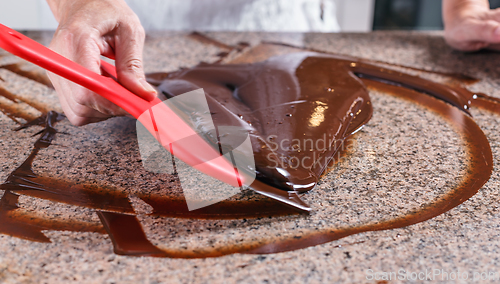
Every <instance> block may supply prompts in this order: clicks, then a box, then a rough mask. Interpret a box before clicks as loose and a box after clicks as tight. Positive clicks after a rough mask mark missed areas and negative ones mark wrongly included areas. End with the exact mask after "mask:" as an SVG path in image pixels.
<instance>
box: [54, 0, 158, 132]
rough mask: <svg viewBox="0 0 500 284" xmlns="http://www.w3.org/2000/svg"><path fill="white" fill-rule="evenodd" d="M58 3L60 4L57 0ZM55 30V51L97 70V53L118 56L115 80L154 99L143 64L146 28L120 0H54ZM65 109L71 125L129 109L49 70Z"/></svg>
mask: <svg viewBox="0 0 500 284" xmlns="http://www.w3.org/2000/svg"><path fill="white" fill-rule="evenodd" d="M56 4H58V5H56ZM56 4H54V7H52V6H51V8H53V11H57V13H58V14H60V15H58V17H57V18H58V19H59V20H60V22H59V27H58V30H57V31H56V34H55V35H54V38H53V40H52V42H51V44H50V48H51V49H53V50H54V51H56V52H57V53H59V54H61V55H63V56H65V57H67V58H69V59H71V60H73V61H75V62H76V63H78V64H80V65H82V66H83V67H85V68H87V69H89V70H91V71H93V72H96V73H99V74H100V72H101V70H100V56H101V55H103V56H106V57H109V58H112V59H115V60H116V67H117V73H118V81H119V82H120V83H121V84H122V85H124V86H125V87H126V88H127V89H129V90H130V91H132V92H133V93H135V94H137V95H138V96H140V97H143V98H145V99H147V100H152V99H153V98H154V97H155V96H156V92H155V90H154V88H152V87H151V86H150V85H149V84H147V83H146V81H145V76H144V71H143V67H142V50H143V45H144V37H145V35H144V30H143V29H142V26H141V24H140V22H139V19H138V18H137V16H136V15H135V14H134V13H133V12H132V11H131V10H130V8H129V7H128V6H127V5H126V3H125V2H124V1H122V0H74V1H65V2H57V3H56ZM49 78H50V79H51V81H52V82H53V84H54V88H55V89H56V91H57V94H58V96H59V99H60V102H61V106H62V107H63V110H64V112H65V114H66V116H67V117H68V119H69V120H70V122H71V123H73V124H74V125H84V124H87V123H92V122H96V121H100V120H104V119H107V118H109V117H111V116H117V115H126V114H127V113H126V112H125V111H124V110H123V109H121V108H120V107H118V106H116V105H115V104H113V103H111V102H110V101H108V100H106V99H105V98H103V97H101V96H99V95H97V94H95V93H93V92H91V91H89V90H87V89H86V88H84V87H81V86H79V85H77V84H75V83H72V82H69V81H67V80H65V79H63V78H61V77H59V76H56V75H54V74H50V75H49Z"/></svg>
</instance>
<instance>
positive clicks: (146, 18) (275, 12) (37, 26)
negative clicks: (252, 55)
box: [0, 0, 375, 32]
mask: <svg viewBox="0 0 500 284" xmlns="http://www.w3.org/2000/svg"><path fill="white" fill-rule="evenodd" d="M126 2H128V4H129V5H130V6H131V8H132V9H133V10H134V11H135V12H136V13H137V14H138V15H139V17H140V18H141V22H142V23H143V25H144V26H145V28H146V29H161V30H165V29H166V30H212V31H218V30H228V31H229V30H231V31H262V30H265V31H282V32H286V31H295V32H337V31H340V30H342V31H359V32H366V31H370V30H371V28H372V21H373V20H372V19H373V6H374V2H375V0H323V1H321V0H126ZM321 2H323V19H321V18H320V15H321V8H320V7H321ZM0 23H2V24H4V25H7V26H10V27H12V28H14V29H18V30H54V29H56V27H57V22H56V21H55V19H54V17H53V16H52V13H51V11H50V8H49V7H48V5H47V3H46V2H45V0H0Z"/></svg>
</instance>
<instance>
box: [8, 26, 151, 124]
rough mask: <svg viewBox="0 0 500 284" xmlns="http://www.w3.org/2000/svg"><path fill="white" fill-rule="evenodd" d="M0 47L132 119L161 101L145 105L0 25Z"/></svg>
mask: <svg viewBox="0 0 500 284" xmlns="http://www.w3.org/2000/svg"><path fill="white" fill-rule="evenodd" d="M0 47H2V48H3V49H5V50H6V51H8V52H10V53H12V54H14V55H16V56H19V57H21V58H24V59H26V60H27V61H30V62H33V63H35V64H36V65H38V66H40V67H42V68H44V69H47V70H48V71H50V72H52V73H55V74H57V75H59V76H61V77H64V78H66V79H68V80H70V81H72V82H75V83H77V84H79V85H81V86H83V87H85V88H87V89H89V90H91V91H93V92H95V93H97V94H99V95H101V96H103V97H104V98H106V99H108V100H110V101H111V102H113V103H114V104H116V105H118V106H120V107H121V108H123V109H124V110H125V111H127V112H128V113H130V114H131V115H133V116H134V117H135V118H138V117H139V116H140V115H141V114H142V113H143V112H145V111H147V110H148V109H149V108H150V107H151V106H153V105H155V104H157V103H159V102H160V100H155V101H151V102H148V101H146V100H144V99H142V98H140V97H138V96H136V95H135V94H133V93H132V92H130V91H129V90H127V89H126V88H125V87H123V86H122V85H120V84H119V83H118V82H116V81H114V80H113V79H111V78H109V77H106V76H102V75H99V74H97V73H95V72H92V71H90V70H88V69H87V68H85V67H83V66H81V65H79V64H77V63H75V62H73V61H71V60H69V59H67V58H66V57H64V56H62V55H59V54H57V53H55V52H54V51H52V50H50V49H48V48H47V47H45V46H43V45H42V44H40V43H38V42H36V41H34V40H32V39H30V38H28V37H26V36H24V35H23V34H21V33H19V32H17V31H14V30H12V29H10V28H9V27H6V26H4V25H2V24H0ZM113 69H114V68H113Z"/></svg>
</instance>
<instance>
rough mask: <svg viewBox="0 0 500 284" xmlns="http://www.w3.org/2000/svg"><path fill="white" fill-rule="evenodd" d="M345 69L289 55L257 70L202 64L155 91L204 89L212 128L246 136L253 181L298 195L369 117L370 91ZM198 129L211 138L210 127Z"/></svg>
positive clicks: (338, 63)
mask: <svg viewBox="0 0 500 284" xmlns="http://www.w3.org/2000/svg"><path fill="white" fill-rule="evenodd" d="M349 63H350V61H349V62H348V61H344V60H338V59H336V58H332V57H325V56H321V55H320V54H313V53H294V54H288V55H283V56H280V57H274V58H271V59H269V60H267V61H265V62H261V63H255V64H241V65H218V64H212V65H211V64H202V65H199V66H197V67H194V68H191V69H187V70H183V71H180V72H177V73H173V74H170V76H169V77H168V78H167V79H166V80H164V81H163V83H162V84H161V85H160V86H159V89H160V90H161V91H162V93H163V94H165V95H167V96H176V95H180V94H183V93H186V92H189V91H192V90H195V89H199V88H203V89H204V90H205V92H206V94H207V102H208V106H209V108H210V112H211V114H212V119H213V122H214V125H215V126H216V127H220V126H239V127H241V128H243V129H246V130H248V133H249V135H250V139H251V142H252V146H253V150H254V158H255V165H256V173H257V179H259V180H261V181H263V182H265V183H268V184H270V185H272V186H275V187H278V188H281V189H284V190H291V191H294V190H295V191H299V192H303V191H307V190H310V189H312V188H313V187H314V186H315V185H316V183H317V181H318V178H319V176H320V175H321V174H322V173H323V171H324V170H325V168H326V167H327V166H328V163H329V162H330V160H331V159H332V157H333V155H334V154H335V153H336V152H337V151H338V150H339V149H340V148H341V147H342V146H343V143H344V140H345V138H346V137H348V136H349V135H351V134H352V133H353V132H355V131H356V130H358V129H359V128H360V127H361V126H362V125H363V124H364V123H366V122H367V121H368V120H369V119H370V117H371V115H372V107H371V104H370V98H369V96H368V92H367V90H366V88H365V87H364V85H363V84H362V83H361V81H360V80H359V79H358V78H357V77H356V76H355V75H354V73H353V72H351V71H350V65H349ZM199 128H200V129H199V131H200V132H202V133H203V132H207V133H209V134H210V130H211V129H210V128H211V127H210V126H209V127H207V129H204V128H203V125H200V127H199ZM222 135H224V133H219V136H222ZM207 139H209V140H210V139H211V142H212V143H214V144H216V143H217V140H216V139H214V138H213V137H210V135H207ZM248 170H251V169H248Z"/></svg>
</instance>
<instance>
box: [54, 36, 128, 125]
mask: <svg viewBox="0 0 500 284" xmlns="http://www.w3.org/2000/svg"><path fill="white" fill-rule="evenodd" d="M96 37H98V36H97V35H95V33H94V34H93V33H92V32H89V30H86V29H79V28H78V29H75V28H71V27H70V28H64V29H59V30H58V31H57V32H56V34H55V36H54V38H53V40H52V42H51V44H50V46H49V47H50V48H51V49H53V50H54V51H56V52H58V53H59V54H61V55H63V56H65V57H67V58H69V59H71V60H73V61H75V62H76V63H78V64H80V65H82V66H83V67H85V68H87V69H89V70H91V71H93V72H99V71H100V67H99V64H100V60H99V59H100V57H99V56H100V48H99V46H98V45H97V44H96V39H95V38H96ZM49 78H50V79H51V81H52V83H53V85H54V88H55V89H56V92H57V94H58V96H59V100H60V102H61V106H62V108H63V110H64V113H65V114H66V116H67V117H68V119H69V121H70V122H71V123H72V124H74V125H77V126H80V125H84V124H88V123H92V122H97V121H101V120H105V119H107V118H109V117H111V116H114V115H124V114H125V111H123V110H122V109H120V108H119V107H118V106H116V105H114V104H112V103H111V102H109V101H108V100H106V99H104V98H102V97H101V96H99V95H97V94H95V93H93V92H91V91H89V90H88V89H86V88H84V87H82V86H79V85H77V84H75V83H73V82H70V81H68V80H66V79H64V78H62V77H59V76H57V75H55V74H49Z"/></svg>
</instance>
